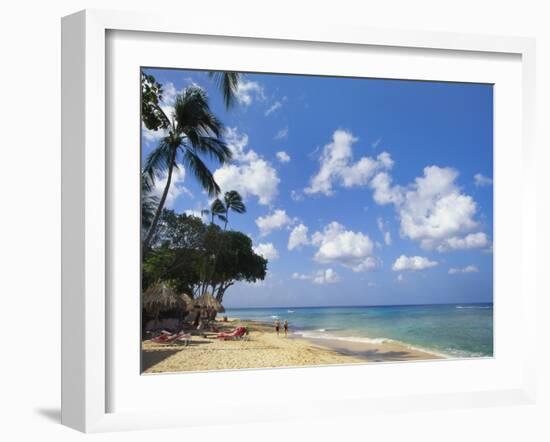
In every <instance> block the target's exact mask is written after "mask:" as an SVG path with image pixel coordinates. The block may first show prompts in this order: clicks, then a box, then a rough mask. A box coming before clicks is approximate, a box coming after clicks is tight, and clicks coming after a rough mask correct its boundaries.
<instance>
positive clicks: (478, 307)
mask: <svg viewBox="0 0 550 442" xmlns="http://www.w3.org/2000/svg"><path fill="white" fill-rule="evenodd" d="M456 308H458V309H476V310H485V309H488V308H491V307H490V306H488V305H483V306H482V305H457V306H456Z"/></svg>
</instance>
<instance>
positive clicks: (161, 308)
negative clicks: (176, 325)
mask: <svg viewBox="0 0 550 442" xmlns="http://www.w3.org/2000/svg"><path fill="white" fill-rule="evenodd" d="M194 306H195V302H194V301H193V299H191V297H190V296H189V295H187V294H185V293H182V294H179V295H178V294H177V293H176V291H175V290H174V289H172V288H171V287H169V286H167V285H166V284H164V283H157V284H153V285H152V286H151V287H149V288H148V289H147V290H145V292H143V308H144V309H145V311H147V312H149V313H151V314H152V315H153V316H154V318H155V322H156V321H158V316H159V313H160V312H165V311H169V310H173V309H175V308H179V309H181V310H182V311H189V310H191V309H193V307H194Z"/></svg>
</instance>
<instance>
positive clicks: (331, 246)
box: [311, 221, 377, 272]
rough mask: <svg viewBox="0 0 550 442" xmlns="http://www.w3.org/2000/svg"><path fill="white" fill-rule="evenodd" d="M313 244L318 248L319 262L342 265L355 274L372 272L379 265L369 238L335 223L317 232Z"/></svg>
mask: <svg viewBox="0 0 550 442" xmlns="http://www.w3.org/2000/svg"><path fill="white" fill-rule="evenodd" d="M311 243H312V244H313V245H315V246H318V250H317V252H316V253H315V256H314V259H315V260H316V261H317V262H320V263H323V264H340V265H342V266H344V267H348V268H350V269H352V270H353V271H354V272H361V271H366V270H371V269H373V268H375V267H376V265H377V261H376V258H375V257H374V255H373V251H374V244H373V242H372V241H371V239H370V238H369V236H368V235H366V234H364V233H361V232H353V231H351V230H346V229H345V227H344V226H343V225H341V224H339V223H337V222H335V221H334V222H331V223H330V224H328V225H327V226H325V228H324V229H323V231H322V232H315V233H314V234H313V236H312V238H311Z"/></svg>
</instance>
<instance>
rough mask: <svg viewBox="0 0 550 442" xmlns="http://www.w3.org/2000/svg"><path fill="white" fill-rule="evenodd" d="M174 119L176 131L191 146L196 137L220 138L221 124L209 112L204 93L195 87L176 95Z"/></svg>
mask: <svg viewBox="0 0 550 442" xmlns="http://www.w3.org/2000/svg"><path fill="white" fill-rule="evenodd" d="M174 117H175V119H176V123H177V131H178V132H179V133H183V134H185V135H186V136H188V137H189V138H190V141H191V142H192V143H193V144H195V143H197V142H198V138H197V137H198V136H211V135H214V136H216V137H220V136H221V134H222V132H223V124H222V122H221V121H220V120H218V118H217V117H216V116H215V115H214V114H213V113H212V111H211V110H210V106H209V104H208V97H207V95H206V92H205V91H204V90H203V89H201V88H199V87H197V86H190V87H187V88H185V89H184V90H183V92H182V93H181V94H180V95H178V97H177V98H176V103H175V105H174ZM191 137H193V139H191Z"/></svg>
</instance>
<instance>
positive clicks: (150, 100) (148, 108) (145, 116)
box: [141, 72, 170, 130]
mask: <svg viewBox="0 0 550 442" xmlns="http://www.w3.org/2000/svg"><path fill="white" fill-rule="evenodd" d="M161 101H162V85H161V84H160V83H159V82H158V81H157V80H156V79H155V77H153V76H152V75H147V74H145V73H144V72H142V73H141V120H142V121H143V124H144V125H145V127H146V128H147V129H149V130H159V129H166V128H167V127H168V124H169V123H170V122H169V121H168V118H167V117H166V115H165V114H164V112H163V111H162V109H161V108H160V102H161Z"/></svg>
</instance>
